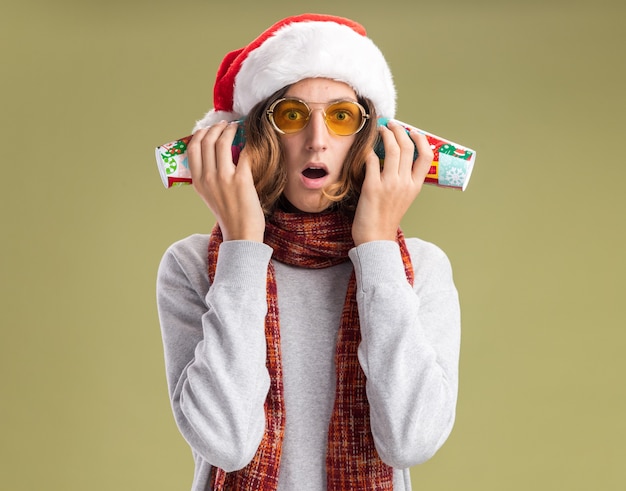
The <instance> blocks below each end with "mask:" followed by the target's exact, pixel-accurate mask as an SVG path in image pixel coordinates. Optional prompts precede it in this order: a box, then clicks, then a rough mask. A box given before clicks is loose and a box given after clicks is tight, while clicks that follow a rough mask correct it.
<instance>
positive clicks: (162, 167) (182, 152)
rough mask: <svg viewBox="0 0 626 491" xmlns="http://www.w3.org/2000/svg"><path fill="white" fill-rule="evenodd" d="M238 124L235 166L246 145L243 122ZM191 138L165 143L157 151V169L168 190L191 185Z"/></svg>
mask: <svg viewBox="0 0 626 491" xmlns="http://www.w3.org/2000/svg"><path fill="white" fill-rule="evenodd" d="M238 123H239V125H238V127H237V132H236V133H235V137H234V138H233V145H232V147H231V150H232V155H233V162H234V163H235V164H236V163H237V162H238V161H239V154H240V153H241V150H242V149H243V146H244V143H245V138H244V126H243V121H238ZM191 136H192V135H190V136H186V137H184V138H180V139H178V140H174V141H173V142H169V143H165V144H163V145H160V146H158V147H156V149H155V156H156V161H157V167H158V168H159V174H160V175H161V180H162V181H163V185H164V186H165V187H166V188H171V187H175V186H183V185H187V184H191V171H190V170H189V162H188V160H187V145H189V141H190V140H191Z"/></svg>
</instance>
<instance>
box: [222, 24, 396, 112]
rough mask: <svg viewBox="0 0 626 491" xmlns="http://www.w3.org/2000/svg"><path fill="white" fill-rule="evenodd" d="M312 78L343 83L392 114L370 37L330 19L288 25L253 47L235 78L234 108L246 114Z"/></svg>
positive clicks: (391, 90)
mask: <svg viewBox="0 0 626 491" xmlns="http://www.w3.org/2000/svg"><path fill="white" fill-rule="evenodd" d="M315 77H324V78H330V79H334V80H338V81H341V82H345V83H347V84H348V85H350V86H351V87H352V88H353V89H354V90H355V92H356V93H357V94H358V95H361V96H364V97H367V98H368V99H370V100H372V102H373V103H374V106H375V107H376V112H377V113H378V115H379V116H383V117H387V118H393V117H394V116H395V109H396V91H395V87H394V84H393V79H392V76H391V71H390V70H389V67H388V65H387V62H386V61H385V58H384V57H383V54H382V53H381V52H380V50H379V49H378V47H377V46H376V45H375V44H374V43H373V42H372V41H371V40H370V39H369V38H367V37H365V36H362V35H360V34H358V33H356V32H355V31H354V30H352V29H351V28H350V27H348V26H345V25H341V24H338V23H335V22H296V23H293V24H288V25H286V26H284V27H282V28H280V29H279V30H278V31H277V32H276V33H275V34H274V35H273V36H272V37H270V38H269V39H267V40H266V41H265V42H264V43H263V44H262V45H261V46H259V47H258V48H257V49H255V50H254V51H252V52H251V53H250V54H249V55H248V57H247V58H246V59H245V60H244V62H243V63H242V65H241V69H240V70H239V73H238V74H237V76H236V78H235V89H234V100H233V108H234V110H235V111H236V112H238V113H241V114H248V112H249V111H250V109H252V107H254V105H255V104H257V103H258V102H259V101H262V100H263V99H265V98H267V97H269V96H270V95H272V94H273V93H274V92H276V91H277V90H279V89H281V88H282V87H285V86H287V85H290V84H293V83H295V82H298V81H299V80H303V79H305V78H315Z"/></svg>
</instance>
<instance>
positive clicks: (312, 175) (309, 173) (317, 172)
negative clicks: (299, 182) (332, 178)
mask: <svg viewBox="0 0 626 491" xmlns="http://www.w3.org/2000/svg"><path fill="white" fill-rule="evenodd" d="M327 174H328V172H326V171H325V170H324V169H322V168H320V167H307V168H306V169H304V170H303V171H302V175H303V176H304V177H306V178H307V179H321V178H322V177H326V175H327Z"/></svg>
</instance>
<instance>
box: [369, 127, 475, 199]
mask: <svg viewBox="0 0 626 491" xmlns="http://www.w3.org/2000/svg"><path fill="white" fill-rule="evenodd" d="M387 121H388V120H386V119H383V118H381V119H380V120H379V124H385V125H386V124H387ZM396 122H397V123H398V124H400V125H402V126H404V127H405V128H406V130H407V131H409V130H410V129H411V128H414V129H416V130H417V131H419V132H420V133H421V134H423V135H424V136H426V139H427V140H428V143H430V148H431V149H432V150H433V154H434V157H433V162H432V164H431V166H430V170H429V171H428V175H427V176H426V180H425V181H424V182H425V183H426V184H434V185H435V186H439V187H444V188H452V189H459V190H461V191H465V188H467V185H468V184H469V180H470V176H471V175H472V170H473V168H474V162H475V161H476V151H474V150H472V149H470V148H467V147H464V146H463V145H459V144H458V143H454V142H451V141H450V140H446V139H445V138H441V137H440V136H436V135H433V134H432V133H428V132H427V131H424V130H420V129H419V128H416V127H415V126H411V125H409V124H406V123H403V122H402V121H397V120H396ZM377 153H378V152H377ZM378 155H379V157H380V156H381V154H380V153H379V154H378ZM383 158H384V153H383V154H382V157H381V159H383Z"/></svg>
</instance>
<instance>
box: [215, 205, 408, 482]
mask: <svg viewBox="0 0 626 491" xmlns="http://www.w3.org/2000/svg"><path fill="white" fill-rule="evenodd" d="M397 241H398V244H399V245H400V251H401V254H402V260H403V262H404V268H405V272H406V276H407V280H408V281H409V283H410V284H411V285H412V284H413V267H412V265H411V260H410V257H409V252H408V250H407V247H406V244H405V241H404V235H403V234H402V232H401V231H400V230H398V237H397ZM221 242H222V234H221V232H220V230H219V227H218V226H217V225H216V226H215V228H214V229H213V233H212V234H211V238H210V241H209V263H208V264H209V267H208V268H209V279H210V280H211V283H212V282H213V278H214V276H215V265H216V263H217V254H218V250H219V246H220V244H221ZM265 243H266V244H268V245H269V246H271V247H272V248H273V249H274V253H273V259H275V260H277V261H280V262H283V263H286V264H291V265H295V266H300V267H303V268H314V269H318V268H327V267H329V266H333V265H336V264H340V263H342V262H344V261H347V260H348V259H349V258H348V251H349V250H350V249H351V248H352V247H354V243H353V241H352V221H351V220H350V219H349V218H347V217H345V216H343V215H342V214H340V213H338V212H328V213H321V214H306V213H285V212H282V211H278V212H276V213H274V214H273V215H272V217H271V218H270V219H269V220H268V223H267V225H266V233H265ZM276 291H277V290H276V279H275V276H274V266H273V264H272V263H271V262H270V264H269V267H268V270H267V307H268V310H267V316H266V318H265V337H266V339H267V369H268V371H269V374H270V378H271V383H270V390H269V393H268V395H267V399H266V401H265V420H266V428H265V435H264V436H263V439H262V440H261V444H260V445H259V448H258V450H257V453H256V455H255V456H254V458H253V459H252V461H251V462H250V463H249V464H248V465H247V466H246V467H244V468H243V469H241V470H239V471H235V472H230V473H226V472H225V471H223V470H222V469H219V468H215V467H214V468H213V472H212V474H211V483H210V486H211V487H210V489H212V490H214V491H222V490H223V491H231V490H232V491H251V490H258V491H273V490H276V489H278V471H279V468H280V457H281V453H282V443H283V437H284V433H285V406H284V394H283V376H282V363H281V354H280V324H279V317H278V298H277V293H276ZM360 341H361V331H360V327H359V314H358V308H357V302H356V279H355V275H354V271H353V272H352V275H351V276H350V280H349V283H348V292H347V294H346V301H345V304H344V307H343V313H342V315H341V324H340V327H339V334H338V338H337V352H336V355H335V365H336V373H337V378H336V392H335V404H334V408H333V412H332V417H331V421H330V426H329V428H328V450H327V454H326V475H327V489H328V490H329V491H355V490H359V491H366V490H372V491H373V490H376V491H383V490H392V489H393V469H392V468H391V467H390V466H388V465H386V464H385V463H384V462H383V461H382V460H380V457H379V456H378V453H377V452H376V448H375V447H374V440H373V437H372V432H371V429H370V417H369V404H368V401H367V396H366V393H365V374H364V373H363V370H362V369H361V366H360V364H359V361H358V359H357V349H358V346H359V343H360Z"/></svg>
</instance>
